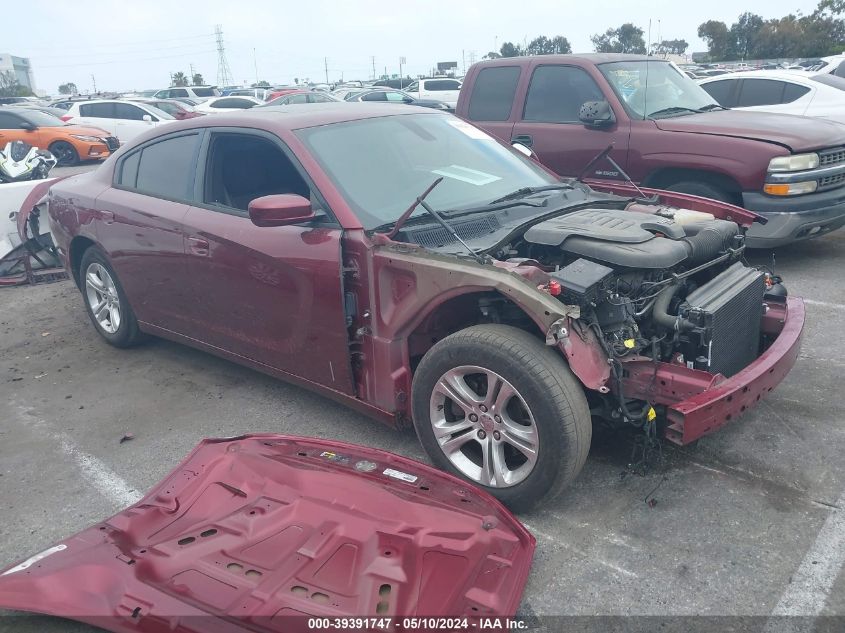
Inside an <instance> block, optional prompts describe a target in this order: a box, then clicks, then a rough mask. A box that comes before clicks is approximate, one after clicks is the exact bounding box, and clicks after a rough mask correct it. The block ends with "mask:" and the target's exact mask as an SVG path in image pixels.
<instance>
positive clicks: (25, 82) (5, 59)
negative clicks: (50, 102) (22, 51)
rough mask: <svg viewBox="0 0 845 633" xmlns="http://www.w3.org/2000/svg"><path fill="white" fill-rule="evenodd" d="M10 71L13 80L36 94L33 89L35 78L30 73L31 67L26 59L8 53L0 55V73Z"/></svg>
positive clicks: (35, 90) (34, 88)
mask: <svg viewBox="0 0 845 633" xmlns="http://www.w3.org/2000/svg"><path fill="white" fill-rule="evenodd" d="M9 70H11V71H12V72H13V73H14V74H15V78H16V79H17V80H18V83H19V84H20V85H22V86H26V87H27V88H29V89H30V90H32V92H33V93H36V94H38V90H37V89H36V87H35V76H34V75H33V73H32V66H31V65H30V63H29V58H28V57H15V56H14V55H10V54H9V53H0V73H4V72H7V71H9Z"/></svg>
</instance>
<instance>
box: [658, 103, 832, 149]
mask: <svg viewBox="0 0 845 633" xmlns="http://www.w3.org/2000/svg"><path fill="white" fill-rule="evenodd" d="M654 123H655V125H657V127H658V128H660V129H661V130H666V131H668V132H688V133H692V134H711V135H716V136H731V137H737V138H748V139H754V140H758V141H767V142H770V143H776V144H778V145H782V146H784V147H786V148H788V149H790V150H791V151H792V152H795V153H797V152H803V151H810V150H817V149H822V148H824V147H836V146H839V145H845V126H842V125H840V124H838V123H834V122H832V121H825V120H819V119H815V118H809V117H803V116H797V115H792V114H775V113H773V112H760V111H755V112H743V111H740V110H715V111H713V112H704V113H702V114H689V115H684V116H677V117H671V118H665V119H655V120H654Z"/></svg>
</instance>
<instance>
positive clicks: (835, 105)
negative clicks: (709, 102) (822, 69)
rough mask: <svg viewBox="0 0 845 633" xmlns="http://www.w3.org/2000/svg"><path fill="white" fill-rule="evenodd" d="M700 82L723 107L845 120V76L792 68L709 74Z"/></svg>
mask: <svg viewBox="0 0 845 633" xmlns="http://www.w3.org/2000/svg"><path fill="white" fill-rule="evenodd" d="M698 83H699V85H700V86H701V87H702V88H704V90H705V91H706V92H707V93H708V94H709V95H710V96H711V97H713V98H714V99H715V100H716V102H717V103H718V104H719V105H721V106H724V107H726V108H738V109H744V110H761V111H763V112H780V113H782V114H798V115H804V116H811V117H819V118H823V119H830V120H832V121H837V122H839V123H845V79H843V78H842V77H837V76H835V75H830V74H811V73H807V72H803V71H791V70H756V71H751V72H744V73H741V74H736V75H726V76H721V77H708V78H707V79H702V80H700V81H699V82H698Z"/></svg>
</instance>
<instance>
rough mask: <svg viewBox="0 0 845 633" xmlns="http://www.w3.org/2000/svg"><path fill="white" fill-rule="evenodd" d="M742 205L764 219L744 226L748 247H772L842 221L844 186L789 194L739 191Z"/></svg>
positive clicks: (818, 232) (815, 234)
mask: <svg viewBox="0 0 845 633" xmlns="http://www.w3.org/2000/svg"><path fill="white" fill-rule="evenodd" d="M742 200H743V206H744V207H745V208H746V209H751V210H753V211H755V212H757V213H759V214H761V215H762V216H764V217H765V218H766V219H767V220H768V221H767V222H766V224H759V223H756V224H754V225H753V226H752V227H751V228H749V229H748V233H747V234H746V243H747V244H748V246H749V248H774V247H777V246H783V245H784V244H789V243H791V242H796V241H798V240H805V239H808V238H811V237H819V236H821V235H824V234H825V233H829V232H830V231H833V230H835V229H838V228H840V227H842V226H843V225H845V187H840V188H838V189H833V190H830V191H820V192H818V193H811V194H807V195H805V196H795V197H793V198H788V197H784V198H776V197H773V196H767V195H765V194H762V193H757V192H746V193H743V194H742Z"/></svg>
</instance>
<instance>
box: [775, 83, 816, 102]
mask: <svg viewBox="0 0 845 633" xmlns="http://www.w3.org/2000/svg"><path fill="white" fill-rule="evenodd" d="M808 92H810V89H809V88H808V87H807V86H802V85H800V84H793V83H789V82H786V87H784V89H783V101H781V103H792V102H793V101H798V99H800V98H801V97H803V96H804V95H805V94H807V93H808Z"/></svg>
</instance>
